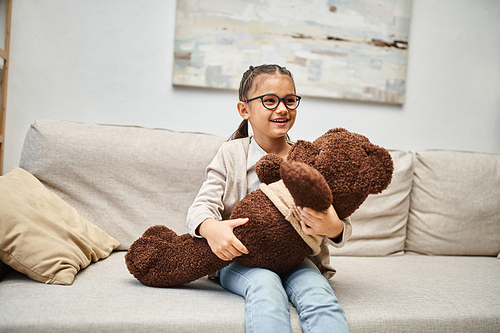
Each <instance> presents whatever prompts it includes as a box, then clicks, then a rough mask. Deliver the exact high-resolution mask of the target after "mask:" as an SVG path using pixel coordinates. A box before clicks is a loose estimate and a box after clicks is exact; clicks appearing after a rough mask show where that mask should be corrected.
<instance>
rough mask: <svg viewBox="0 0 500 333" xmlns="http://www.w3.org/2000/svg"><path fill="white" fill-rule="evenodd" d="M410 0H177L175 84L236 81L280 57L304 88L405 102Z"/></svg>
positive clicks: (233, 84) (228, 85)
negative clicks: (249, 70) (252, 68)
mask: <svg viewBox="0 0 500 333" xmlns="http://www.w3.org/2000/svg"><path fill="white" fill-rule="evenodd" d="M410 8H411V2H410V0H373V1H354V0H352V1H349V0H302V1H299V0H286V1H285V0H260V1H248V0H247V1H240V0H211V1H210V0H178V1H177V14H176V33H175V49H174V70H173V84H174V85H184V86H196V87H210V88H220V89H238V85H239V82H240V80H241V76H242V74H243V73H244V72H245V71H246V70H247V69H248V67H249V66H250V65H253V66H257V65H260V64H264V63H267V64H271V63H276V64H279V65H281V66H285V67H287V68H288V69H289V70H290V71H291V72H292V73H293V75H294V78H295V83H296V86H297V89H298V93H299V94H301V95H304V96H317V97H327V98H337V99H348V100H359V101H366V102H377V103H390V104H403V103H404V97H405V83H406V68H407V52H408V34H409V25H410Z"/></svg>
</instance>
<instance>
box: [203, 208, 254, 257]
mask: <svg viewBox="0 0 500 333" xmlns="http://www.w3.org/2000/svg"><path fill="white" fill-rule="evenodd" d="M247 222H248V219H236V220H226V221H217V220H214V219H212V218H208V219H206V220H205V221H203V222H202V224H201V225H200V228H199V233H200V235H201V236H202V237H204V238H205V239H206V240H207V242H208V245H209V246H210V249H211V250H212V252H213V253H214V254H215V255H216V256H217V257H219V259H221V260H224V261H228V260H233V259H234V258H236V257H239V256H241V255H243V254H248V250H247V248H246V247H245V246H244V245H243V244H242V243H241V242H240V240H239V239H238V238H236V236H235V235H234V233H233V229H234V228H236V227H237V226H240V225H243V224H245V223H247Z"/></svg>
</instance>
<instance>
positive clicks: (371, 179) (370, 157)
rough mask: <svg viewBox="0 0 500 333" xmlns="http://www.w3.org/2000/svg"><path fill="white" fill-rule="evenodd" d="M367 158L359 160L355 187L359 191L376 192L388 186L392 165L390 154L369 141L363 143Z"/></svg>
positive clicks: (392, 169)
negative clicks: (359, 164)
mask: <svg viewBox="0 0 500 333" xmlns="http://www.w3.org/2000/svg"><path fill="white" fill-rule="evenodd" d="M363 148H364V150H365V152H366V154H367V158H366V159H365V160H364V161H362V162H361V169H360V170H359V173H358V180H357V181H356V183H355V186H354V187H355V188H356V190H357V191H359V192H361V193H369V194H376V193H380V192H382V191H383V190H384V189H385V188H386V187H387V186H389V184H390V182H391V179H392V172H393V171H394V165H393V163H392V158H391V155H390V154H389V152H388V151H387V150H385V149H384V148H382V147H379V146H376V145H374V144H372V143H370V142H366V143H364V144H363Z"/></svg>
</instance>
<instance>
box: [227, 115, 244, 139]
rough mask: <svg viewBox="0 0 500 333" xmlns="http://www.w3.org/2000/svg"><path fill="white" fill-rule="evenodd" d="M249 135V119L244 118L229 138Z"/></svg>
mask: <svg viewBox="0 0 500 333" xmlns="http://www.w3.org/2000/svg"><path fill="white" fill-rule="evenodd" d="M247 137H248V119H243V121H242V122H241V123H240V126H238V129H237V130H236V131H234V133H233V134H232V135H231V136H230V137H229V140H235V139H241V138H247Z"/></svg>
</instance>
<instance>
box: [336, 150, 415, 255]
mask: <svg viewBox="0 0 500 333" xmlns="http://www.w3.org/2000/svg"><path fill="white" fill-rule="evenodd" d="M390 154H391V157H392V160H393V163H394V173H393V176H392V181H391V184H390V185H389V187H387V189H385V190H384V191H383V192H382V193H380V194H377V195H370V196H368V198H367V199H366V200H365V202H364V203H363V204H362V205H361V207H360V208H359V209H358V210H357V211H355V212H354V214H352V216H351V223H352V237H351V239H350V240H349V241H348V242H347V243H346V244H345V246H344V247H342V248H339V249H337V248H333V247H332V248H331V249H330V253H331V254H332V255H354V256H384V255H389V254H402V253H403V250H404V244H405V237H406V222H407V220H408V210H409V207H410V190H411V186H412V179H413V157H412V153H410V152H405V151H401V150H392V151H390Z"/></svg>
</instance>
